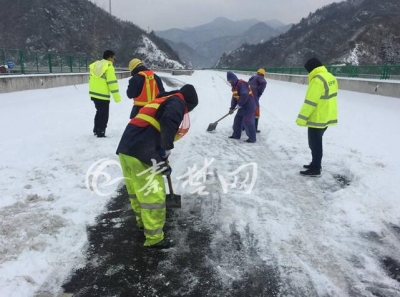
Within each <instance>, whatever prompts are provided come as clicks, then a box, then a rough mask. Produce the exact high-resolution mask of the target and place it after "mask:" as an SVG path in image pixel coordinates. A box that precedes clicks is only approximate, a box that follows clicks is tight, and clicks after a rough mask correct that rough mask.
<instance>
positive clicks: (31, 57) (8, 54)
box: [0, 48, 91, 75]
mask: <svg viewBox="0 0 400 297" xmlns="http://www.w3.org/2000/svg"><path fill="white" fill-rule="evenodd" d="M90 61H91V59H89V58H88V57H81V56H71V55H64V54H56V53H41V52H33V51H22V50H13V49H1V48H0V75H2V74H40V73H42V74H45V73H80V72H87V71H88V65H89V63H90Z"/></svg>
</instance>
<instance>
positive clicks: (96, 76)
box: [89, 59, 121, 102]
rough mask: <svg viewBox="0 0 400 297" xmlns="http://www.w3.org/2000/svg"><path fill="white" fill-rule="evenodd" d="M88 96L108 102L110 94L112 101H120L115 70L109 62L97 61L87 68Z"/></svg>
mask: <svg viewBox="0 0 400 297" xmlns="http://www.w3.org/2000/svg"><path fill="white" fill-rule="evenodd" d="M89 70H90V76H89V95H90V97H92V98H96V99H101V100H110V93H111V94H112V95H113V98H114V101H115V102H119V101H121V95H120V94H119V89H118V81H117V77H116V76H115V69H114V66H113V65H112V63H111V61H108V60H104V59H103V60H99V61H96V62H94V63H92V64H90V66H89Z"/></svg>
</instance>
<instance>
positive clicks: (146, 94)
mask: <svg viewBox="0 0 400 297" xmlns="http://www.w3.org/2000/svg"><path fill="white" fill-rule="evenodd" d="M138 74H139V75H141V76H143V77H144V84H143V89H142V92H141V93H140V95H139V96H138V97H136V98H134V100H133V104H134V105H138V106H145V105H146V104H148V103H150V102H151V101H153V100H154V99H155V98H156V96H157V94H158V93H159V92H160V91H159V89H158V85H157V82H156V80H155V79H154V72H153V71H151V70H146V71H140V72H138Z"/></svg>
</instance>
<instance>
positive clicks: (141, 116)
mask: <svg viewBox="0 0 400 297" xmlns="http://www.w3.org/2000/svg"><path fill="white" fill-rule="evenodd" d="M172 96H174V97H179V98H180V99H181V100H183V102H185V99H184V98H183V96H182V94H180V93H175V94H172V95H168V96H165V97H161V98H156V99H154V100H153V101H151V102H150V103H149V104H146V105H145V106H144V107H142V108H141V109H140V111H139V113H138V114H137V115H136V117H134V118H133V119H131V121H130V122H129V123H130V124H133V125H136V126H139V127H143V128H145V127H147V126H149V125H151V126H153V128H155V129H156V130H157V131H158V132H161V128H160V122H159V121H158V120H157V119H156V113H157V110H158V108H159V107H160V105H161V104H162V103H163V102H164V101H165V100H167V99H168V98H169V97H172ZM189 127H190V119H189V113H188V109H187V107H185V114H184V116H183V120H182V123H181V125H180V126H179V129H178V131H177V132H176V134H175V139H174V141H176V140H179V139H181V138H182V137H183V136H185V134H186V133H187V132H188V131H189Z"/></svg>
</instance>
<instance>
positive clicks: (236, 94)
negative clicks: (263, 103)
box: [232, 79, 253, 101]
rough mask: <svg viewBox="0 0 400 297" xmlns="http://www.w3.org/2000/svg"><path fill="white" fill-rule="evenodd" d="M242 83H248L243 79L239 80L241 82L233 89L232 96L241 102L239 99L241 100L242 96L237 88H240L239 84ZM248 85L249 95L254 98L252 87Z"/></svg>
mask: <svg viewBox="0 0 400 297" xmlns="http://www.w3.org/2000/svg"><path fill="white" fill-rule="evenodd" d="M242 82H244V83H246V82H245V81H244V80H243V79H239V81H238V83H237V84H236V86H235V87H234V88H233V89H232V94H233V97H234V98H235V99H236V101H239V99H240V95H239V93H238V91H237V88H238V86H239V84H240V83H242ZM246 84H247V86H248V88H249V95H251V96H253V91H252V90H251V87H250V85H249V84H248V83H246Z"/></svg>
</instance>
